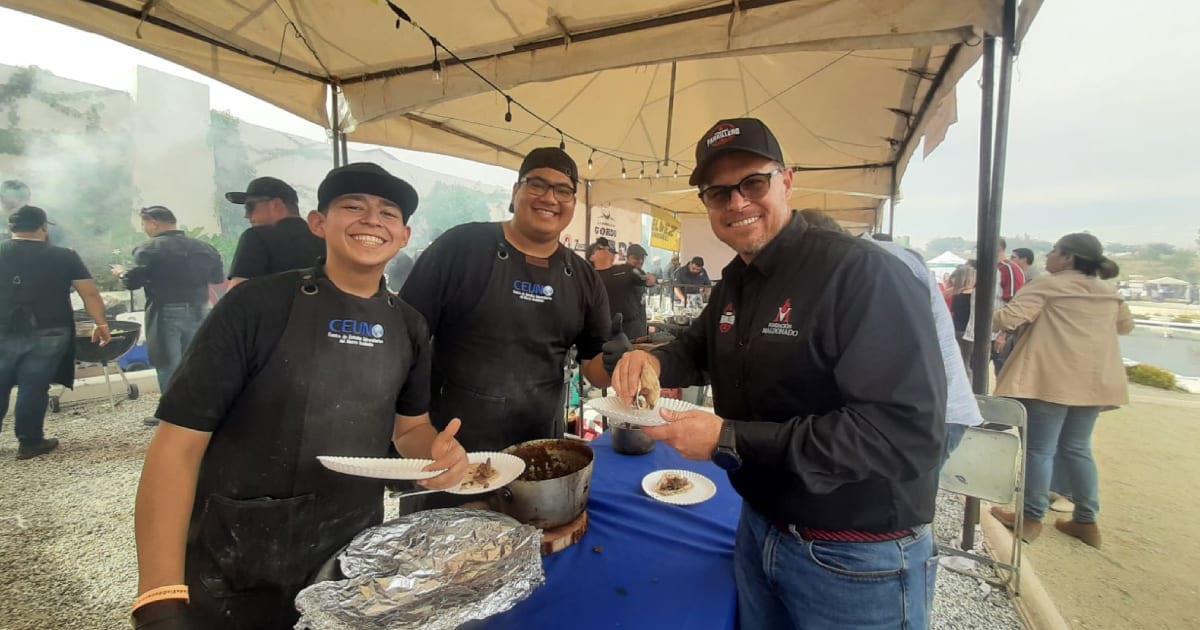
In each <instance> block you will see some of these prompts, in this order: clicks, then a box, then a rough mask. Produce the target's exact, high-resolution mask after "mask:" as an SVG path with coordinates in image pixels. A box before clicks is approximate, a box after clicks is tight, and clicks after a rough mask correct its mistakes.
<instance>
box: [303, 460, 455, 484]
mask: <svg viewBox="0 0 1200 630" xmlns="http://www.w3.org/2000/svg"><path fill="white" fill-rule="evenodd" d="M317 461H319V462H321V465H322V466H324V467H326V468H328V469H329V470H332V471H334V472H340V473H343V474H346V475H356V476H358V477H371V478H373V479H393V480H403V481H420V480H421V479H432V478H433V477H436V476H438V475H440V474H441V473H442V471H440V470H432V471H423V470H421V469H422V468H424V467H426V466H428V465H430V464H432V463H433V460H432V459H396V458H393V457H342V456H338V455H318V456H317Z"/></svg>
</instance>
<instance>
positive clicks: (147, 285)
mask: <svg viewBox="0 0 1200 630" xmlns="http://www.w3.org/2000/svg"><path fill="white" fill-rule="evenodd" d="M141 216H142V231H143V232H145V233H146V236H149V237H150V240H149V241H148V242H146V243H142V244H141V245H139V246H137V248H135V249H134V250H133V260H134V264H135V265H136V266H135V267H134V268H132V269H130V270H129V271H128V272H127V273H125V274H124V276H123V277H122V278H123V280H124V281H125V286H126V287H128V288H129V289H130V290H136V289H145V290H146V344H147V346H146V349H147V351H149V354H150V363H151V364H152V365H153V366H154V370H155V372H156V373H157V376H158V391H159V392H166V391H167V384H168V383H170V382H171V376H172V375H174V374H175V370H176V368H178V367H179V362H180V361H182V360H183V353H184V352H186V351H187V348H188V346H189V345H190V344H191V343H192V337H195V336H196V330H197V329H199V328H200V322H202V321H203V320H204V316H205V315H206V314H207V313H208V310H209V306H208V285H209V284H220V283H221V282H222V281H223V280H224V275H225V274H224V269H223V268H222V266H221V255H220V254H218V253H217V250H216V249H213V247H212V245H209V244H208V243H203V242H201V241H198V240H196V239H194V238H191V237H189V236H188V235H187V234H184V232H183V230H180V229H179V226H178V225H177V222H176V220H175V213H173V212H171V210H170V209H168V208H166V207H165V206H149V207H147V208H142V210H141ZM146 424H147V425H150V426H152V425H155V424H158V420H156V419H154V418H147V419H146Z"/></svg>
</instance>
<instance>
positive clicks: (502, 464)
mask: <svg viewBox="0 0 1200 630" xmlns="http://www.w3.org/2000/svg"><path fill="white" fill-rule="evenodd" d="M489 458H490V459H491V460H492V468H495V469H496V470H497V471H498V472H499V473H500V474H499V475H498V476H496V477H495V478H494V479H492V480H491V481H490V482H488V487H486V488H467V489H465V490H464V489H463V488H462V486H461V485H459V486H458V487H457V488H451V489H449V490H447V491H446V492H449V493H450V494H484V493H486V492H492V491H494V490H496V489H497V488H503V487H504V486H507V485H508V484H510V483H512V482H514V481H516V479H517V477H520V476H521V473H523V472H525V460H523V459H521V458H520V457H517V456H516V455H509V454H508V453H490V452H482V453H468V454H467V460H468V461H470V462H471V463H472V464H480V463H483V462H485V461H487V460H488V459H489Z"/></svg>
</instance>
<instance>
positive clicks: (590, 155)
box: [588, 149, 596, 171]
mask: <svg viewBox="0 0 1200 630" xmlns="http://www.w3.org/2000/svg"><path fill="white" fill-rule="evenodd" d="M593 155H596V150H595V149H592V152H591V153H590V154H588V170H589V171H590V170H592V156H593Z"/></svg>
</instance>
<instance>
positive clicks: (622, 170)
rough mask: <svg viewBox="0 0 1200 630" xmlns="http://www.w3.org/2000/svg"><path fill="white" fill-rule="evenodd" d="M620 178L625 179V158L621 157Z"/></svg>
mask: <svg viewBox="0 0 1200 630" xmlns="http://www.w3.org/2000/svg"><path fill="white" fill-rule="evenodd" d="M621 179H625V159H624V158H622V159H621Z"/></svg>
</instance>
